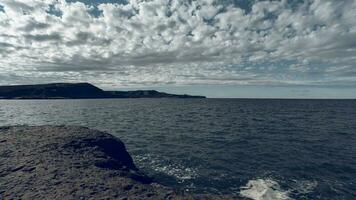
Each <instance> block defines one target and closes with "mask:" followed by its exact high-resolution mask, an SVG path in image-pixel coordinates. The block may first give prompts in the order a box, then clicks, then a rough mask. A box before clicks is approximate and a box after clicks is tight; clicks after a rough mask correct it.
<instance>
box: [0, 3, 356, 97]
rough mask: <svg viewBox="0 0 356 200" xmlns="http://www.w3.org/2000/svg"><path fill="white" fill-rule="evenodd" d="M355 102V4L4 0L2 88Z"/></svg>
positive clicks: (0, 22)
mask: <svg viewBox="0 0 356 200" xmlns="http://www.w3.org/2000/svg"><path fill="white" fill-rule="evenodd" d="M47 82H91V83H93V84H95V85H97V86H100V87H102V88H104V89H138V88H139V89H145V88H146V89H159V90H162V91H168V92H176V93H193V94H203V95H208V96H210V97H291V98H294V97H300V98H356V1H355V0H281V1H258V0H196V1H195V0H81V1H76V0H70V1H69V0H0V85H7V84H32V83H47Z"/></svg>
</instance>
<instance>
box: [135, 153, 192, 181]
mask: <svg viewBox="0 0 356 200" xmlns="http://www.w3.org/2000/svg"><path fill="white" fill-rule="evenodd" d="M134 160H135V162H137V163H139V164H142V165H148V166H149V167H150V168H151V169H153V170H154V171H156V172H160V173H163V174H167V175H169V176H173V177H175V178H176V179H177V180H178V182H184V181H185V180H190V179H194V178H196V177H197V176H198V174H197V170H195V169H192V168H189V167H186V166H184V165H183V164H181V163H172V162H168V161H167V160H165V159H163V158H160V157H158V156H153V155H151V154H145V155H137V156H134Z"/></svg>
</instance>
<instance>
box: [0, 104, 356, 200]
mask: <svg viewBox="0 0 356 200" xmlns="http://www.w3.org/2000/svg"><path fill="white" fill-rule="evenodd" d="M24 124H26V125H48V124H51V125H53V124H54V125H62V124H65V125H81V126H87V127H90V128H94V129H99V130H102V131H107V132H109V133H111V134H113V135H115V136H117V137H119V138H120V139H121V140H122V141H124V143H125V144H126V146H127V149H128V151H129V152H130V154H131V155H132V156H133V158H134V161H135V163H136V165H137V166H138V167H139V168H141V169H142V170H143V171H144V172H146V173H147V174H149V175H151V176H153V177H155V179H156V180H157V181H158V182H160V183H163V184H165V185H168V186H174V187H179V188H182V189H184V190H187V191H192V192H197V193H201V192H213V193H236V194H239V195H240V196H243V197H248V198H251V199H261V200H262V199H275V200H278V199H332V200H338V199H346V200H353V199H356V101H355V100H253V99H103V100H0V126H6V125H24Z"/></svg>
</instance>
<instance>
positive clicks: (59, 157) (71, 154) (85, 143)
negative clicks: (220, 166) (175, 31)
mask: <svg viewBox="0 0 356 200" xmlns="http://www.w3.org/2000/svg"><path fill="white" fill-rule="evenodd" d="M0 199H234V198H233V197H231V196H224V197H222V196H213V195H191V194H186V193H183V192H180V191H176V190H174V189H171V188H168V187H165V186H162V185H160V184H158V183H154V182H153V181H152V179H151V178H149V177H147V176H146V175H144V174H143V173H141V172H140V171H139V170H138V169H137V167H136V166H135V164H134V162H133V160H132V158H131V156H130V155H129V154H128V152H127V151H126V149H125V146H124V144H123V143H122V142H121V141H120V140H119V139H117V138H115V137H114V136H111V135H110V134H107V133H103V132H99V131H96V130H90V129H88V128H83V127H68V126H39V127H28V126H18V127H3V128H0Z"/></svg>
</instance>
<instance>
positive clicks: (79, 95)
mask: <svg viewBox="0 0 356 200" xmlns="http://www.w3.org/2000/svg"><path fill="white" fill-rule="evenodd" d="M108 98H115V99H117V98H206V97H205V96H194V95H188V94H183V95H180V94H169V93H164V92H159V91H156V90H135V91H104V90H102V89H100V88H98V87H96V86H94V85H92V84H90V83H50V84H39V85H11V86H0V99H108Z"/></svg>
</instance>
